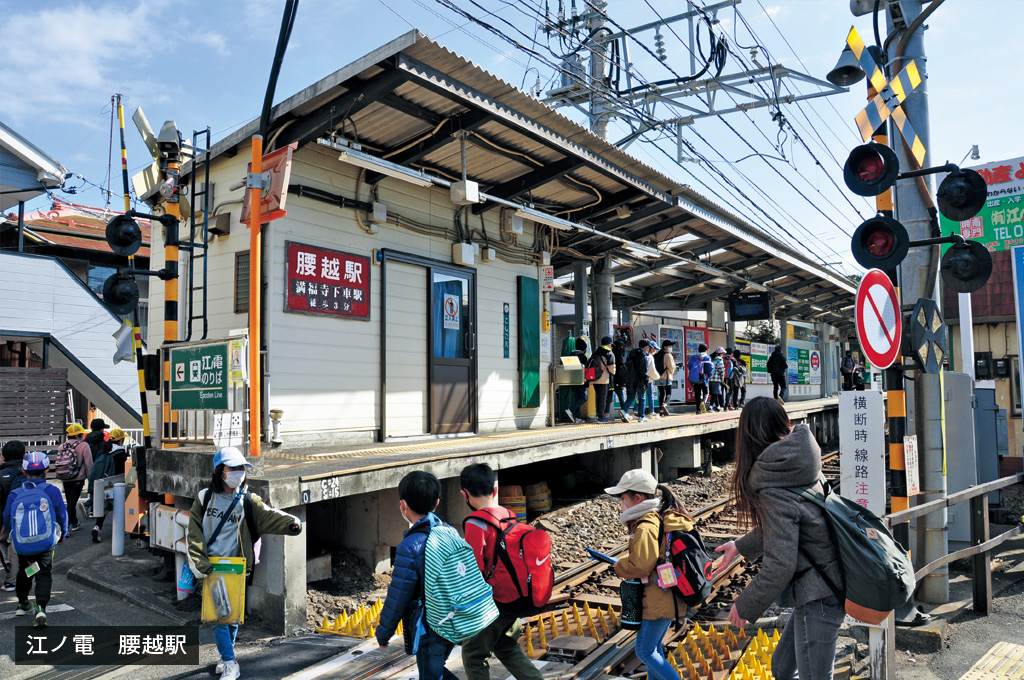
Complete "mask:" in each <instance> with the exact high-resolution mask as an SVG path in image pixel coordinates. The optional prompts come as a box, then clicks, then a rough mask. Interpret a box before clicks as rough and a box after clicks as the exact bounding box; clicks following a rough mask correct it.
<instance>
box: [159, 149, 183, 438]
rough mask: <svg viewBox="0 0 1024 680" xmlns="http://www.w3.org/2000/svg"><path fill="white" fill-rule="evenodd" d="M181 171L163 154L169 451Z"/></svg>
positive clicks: (174, 434) (175, 157)
mask: <svg viewBox="0 0 1024 680" xmlns="http://www.w3.org/2000/svg"><path fill="white" fill-rule="evenodd" d="M180 168H181V156H180V155H179V151H177V150H174V151H169V152H168V153H167V176H166V178H165V181H166V182H168V183H169V184H170V185H171V194H170V196H168V198H167V203H166V210H167V214H168V215H171V216H173V217H174V220H173V222H171V221H169V223H168V224H167V225H166V226H165V232H164V269H165V270H167V272H168V273H169V274H173V276H168V277H167V279H166V280H165V281H164V352H163V355H164V356H163V363H164V366H163V372H164V389H163V416H164V418H163V422H164V427H163V433H164V436H163V439H164V441H163V447H164V448H168V449H172V448H176V447H177V446H178V442H177V439H178V412H177V411H172V410H171V353H170V346H171V345H172V344H174V343H176V342H177V341H178V277H177V273H178V220H179V219H180V217H181V204H180V203H179V202H178V196H179V194H178V172H179V170H180Z"/></svg>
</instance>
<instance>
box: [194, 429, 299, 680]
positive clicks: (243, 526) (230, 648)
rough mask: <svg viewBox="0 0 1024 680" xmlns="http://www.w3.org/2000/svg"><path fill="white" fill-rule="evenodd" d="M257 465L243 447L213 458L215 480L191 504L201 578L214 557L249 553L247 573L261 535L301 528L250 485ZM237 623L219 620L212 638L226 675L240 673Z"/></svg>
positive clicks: (224, 679)
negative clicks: (249, 471) (248, 479)
mask: <svg viewBox="0 0 1024 680" xmlns="http://www.w3.org/2000/svg"><path fill="white" fill-rule="evenodd" d="M247 468H252V465H251V464H250V463H249V462H248V461H246V460H245V457H244V456H242V452H241V451H239V450H238V449H236V448H234V447H231V446H229V447H227V448H224V449H221V450H220V451H218V452H217V455H215V456H214V457H213V479H212V480H211V482H210V486H209V487H208V488H206V489H203V490H202V491H200V492H199V496H198V497H197V498H196V500H195V502H194V503H192V509H191V510H190V511H189V521H188V566H189V568H190V569H191V570H192V573H193V574H195V577H196V578H197V579H202V578H206V577H207V576H209V575H210V574H211V573H212V572H213V565H211V564H210V557H244V558H245V571H246V575H248V574H250V573H252V568H253V564H254V560H253V556H254V552H255V551H254V550H253V544H254V543H255V542H256V541H257V540H259V537H260V536H261V535H262V534H288V535H290V536H298V535H299V534H300V533H302V522H300V521H299V518H298V517H295V516H294V515H289V514H288V513H286V512H281V511H280V510H275V509H274V508H271V507H269V506H267V505H266V504H264V502H263V499H261V498H260V497H259V496H257V495H256V494H254V493H252V492H250V491H249V490H248V489H247V488H246V484H245V473H246V469H247ZM236 635H238V626H237V625H214V626H213V638H214V641H215V642H216V643H217V651H218V652H220V658H221V663H219V664H217V670H216V672H217V673H219V674H220V678H221V680H235V678H238V677H239V675H240V671H239V669H238V662H237V661H235V636H236Z"/></svg>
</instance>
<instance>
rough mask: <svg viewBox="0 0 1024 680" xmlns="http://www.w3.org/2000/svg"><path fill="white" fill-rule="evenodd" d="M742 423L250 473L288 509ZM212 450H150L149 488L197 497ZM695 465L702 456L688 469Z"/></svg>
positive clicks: (289, 457)
mask: <svg viewBox="0 0 1024 680" xmlns="http://www.w3.org/2000/svg"><path fill="white" fill-rule="evenodd" d="M838 407H839V400H838V399H837V398H825V399H814V400H809V401H802V402H794V403H790V404H786V410H787V411H788V412H789V414H790V418H791V419H792V420H794V421H802V420H806V419H808V418H811V419H814V418H815V416H818V415H819V414H822V415H823V414H826V413H828V412H832V411H837V410H838ZM687 408H691V407H687ZM738 420H739V412H738V411H729V412H725V413H710V414H705V415H695V414H688V415H673V416H670V417H667V418H661V419H658V420H651V421H648V422H645V423H637V422H633V423H609V424H606V425H605V424H577V425H562V426H558V427H554V428H544V429H534V430H524V431H515V432H504V433H499V434H492V435H485V436H468V437H457V438H445V439H430V440H417V441H409V440H405V441H395V442H388V443H383V444H373V445H368V446H359V447H352V448H345V449H338V448H304V449H291V448H288V447H287V443H286V444H285V445H284V446H283V447H282V448H280V449H274V450H268V451H265V452H264V453H263V454H262V455H261V457H260V458H259V459H253V460H252V462H253V464H254V465H255V469H254V470H253V472H252V473H251V474H250V475H249V484H250V486H251V488H252V489H253V490H254V491H255V492H257V493H259V494H260V495H261V496H263V497H264V498H266V499H268V500H269V501H270V502H271V503H272V504H273V505H274V506H275V507H280V508H288V507H295V506H298V505H306V504H309V503H316V502H318V501H322V500H330V499H333V498H341V497H345V496H350V495H353V494H360V493H369V492H373V491H380V490H383V489H389V488H394V487H396V486H397V485H398V481H399V480H400V479H401V478H402V476H403V475H404V474H405V473H406V472H407V471H408V469H409V468H423V469H428V470H430V472H432V473H433V474H434V475H436V476H437V477H438V478H439V479H446V478H451V477H457V476H458V474H459V472H460V471H461V469H462V468H463V467H464V466H465V465H466V461H467V459H472V460H473V461H474V462H485V463H488V464H489V465H491V466H492V467H494V468H495V469H502V468H509V467H517V466H520V465H526V464H530V463H537V462H543V461H547V460H552V459H557V458H562V457H567V456H574V455H579V454H587V453H594V452H597V451H606V450H610V449H622V450H628V449H634V448H636V447H648V448H649V447H651V446H655V445H657V446H660V447H662V448H664V447H665V443H666V442H673V441H676V440H685V439H687V438H690V439H693V438H699V437H701V436H704V435H709V434H715V433H725V432H728V431H730V430H733V429H735V427H736V423H737V421H738ZM823 420H824V419H823ZM213 453H214V451H213V449H212V447H203V448H202V449H199V448H178V449H159V450H156V451H154V452H152V453H151V454H150V455H149V456H148V460H147V475H146V486H147V489H148V490H149V491H152V492H155V493H164V494H174V495H178V496H186V497H189V498H194V497H195V495H196V493H197V492H198V491H199V489H201V488H203V487H205V486H206V485H207V483H208V479H209V476H210V470H211V460H210V459H211V457H212V455H213ZM666 453H668V452H666ZM697 465H699V457H698V458H697V463H695V464H693V465H691V466H689V467H696V466H697ZM679 467H685V466H679Z"/></svg>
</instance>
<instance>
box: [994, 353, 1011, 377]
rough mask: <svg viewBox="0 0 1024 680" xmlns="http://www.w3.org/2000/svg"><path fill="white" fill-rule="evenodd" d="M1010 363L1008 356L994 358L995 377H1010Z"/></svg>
mask: <svg viewBox="0 0 1024 680" xmlns="http://www.w3.org/2000/svg"><path fill="white" fill-rule="evenodd" d="M1010 363H1011V362H1010V359H1009V358H1008V357H1003V358H1002V359H996V360H995V362H993V365H994V366H995V370H996V377H997V378H1009V377H1010Z"/></svg>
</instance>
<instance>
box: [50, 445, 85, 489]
mask: <svg viewBox="0 0 1024 680" xmlns="http://www.w3.org/2000/svg"><path fill="white" fill-rule="evenodd" d="M82 444H85V442H84V441H81V440H79V439H68V440H67V441H66V442H64V443H63V444H61V445H60V448H59V449H57V455H56V457H55V458H54V463H53V468H54V471H55V472H56V475H57V479H60V480H63V481H71V480H73V479H75V478H76V477H78V473H79V472H80V471H81V469H82V461H81V459H80V458H79V457H78V448H79V446H80V445H82ZM85 445H86V446H88V444H85Z"/></svg>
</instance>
